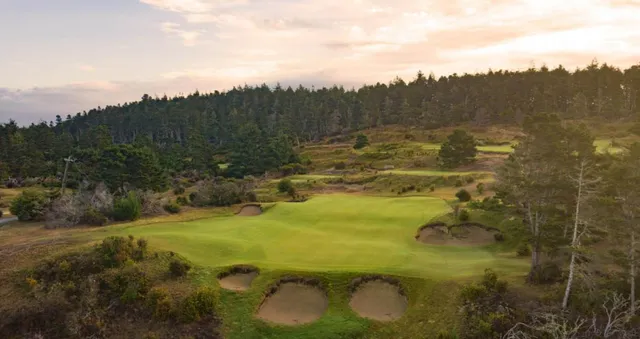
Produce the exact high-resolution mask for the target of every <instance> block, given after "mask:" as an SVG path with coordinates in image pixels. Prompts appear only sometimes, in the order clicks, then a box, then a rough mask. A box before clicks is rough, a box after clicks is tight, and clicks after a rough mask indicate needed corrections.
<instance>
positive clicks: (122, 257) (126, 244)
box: [96, 236, 147, 267]
mask: <svg viewBox="0 0 640 339" xmlns="http://www.w3.org/2000/svg"><path fill="white" fill-rule="evenodd" d="M96 252H97V253H98V255H99V257H100V259H101V260H102V263H103V265H104V267H121V266H123V265H124V264H125V263H126V262H127V261H129V260H138V261H139V260H142V259H144V257H145V255H146V252H147V241H146V240H144V239H142V238H141V239H138V241H137V242H134V238H133V236H129V238H125V237H108V238H106V239H104V240H102V243H100V245H98V247H97V248H96Z"/></svg>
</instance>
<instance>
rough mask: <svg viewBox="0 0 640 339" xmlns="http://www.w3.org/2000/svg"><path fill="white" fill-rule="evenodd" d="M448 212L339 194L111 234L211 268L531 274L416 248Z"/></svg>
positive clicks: (423, 202) (448, 250)
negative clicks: (421, 233) (423, 230)
mask: <svg viewBox="0 0 640 339" xmlns="http://www.w3.org/2000/svg"><path fill="white" fill-rule="evenodd" d="M448 211H449V207H448V205H447V204H446V203H445V202H444V201H443V200H440V199H437V198H429V197H401V198H385V197H370V196H358V195H342V194H332V195H322V196H316V197H314V198H312V199H310V200H308V201H307V202H304V203H278V204H276V205H275V206H274V207H272V208H270V209H268V210H267V211H266V212H265V213H264V214H262V215H259V216H254V217H241V216H227V217H215V218H210V219H204V220H197V221H190V222H171V223H162V224H154V225H147V226H135V227H126V226H122V227H114V228H112V229H111V230H105V233H107V235H127V234H132V235H134V236H136V237H138V236H141V237H145V238H147V239H149V240H150V241H151V243H152V244H153V246H154V247H157V248H160V249H163V250H170V251H174V252H177V253H180V254H181V255H183V256H185V257H186V258H187V259H189V260H191V261H192V262H194V263H195V264H197V265H202V266H205V267H220V266H227V265H233V264H252V265H256V266H258V267H261V268H265V269H281V270H298V271H309V272H321V271H323V272H326V271H334V272H370V273H381V274H385V273H386V274H396V275H402V276H409V277H430V278H436V279H438V278H441V279H447V278H452V277H463V276H472V275H478V274H481V273H482V271H483V270H484V269H485V268H487V267H492V268H496V269H498V270H505V271H506V272H509V273H513V272H514V271H516V272H518V271H523V272H524V270H525V269H526V263H525V262H523V261H521V260H515V259H513V257H504V256H501V255H500V254H497V253H496V251H495V250H494V251H492V250H491V248H490V247H489V248H487V247H471V246H466V247H465V246H462V247H444V246H436V245H433V246H430V245H425V244H422V243H418V242H417V241H415V239H414V236H415V233H416V230H417V228H418V227H419V226H420V225H422V224H424V223H425V222H426V221H428V220H430V219H432V218H433V217H436V216H438V215H442V214H444V213H447V212H448ZM97 233H101V234H100V236H104V233H103V232H97Z"/></svg>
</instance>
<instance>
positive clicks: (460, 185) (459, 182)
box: [453, 179, 462, 187]
mask: <svg viewBox="0 0 640 339" xmlns="http://www.w3.org/2000/svg"><path fill="white" fill-rule="evenodd" d="M453 186H455V187H462V179H457V180H456V182H455V184H454V185H453Z"/></svg>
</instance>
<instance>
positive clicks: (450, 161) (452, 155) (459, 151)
mask: <svg viewBox="0 0 640 339" xmlns="http://www.w3.org/2000/svg"><path fill="white" fill-rule="evenodd" d="M476 153H477V149H476V141H475V139H474V138H473V136H472V135H470V134H468V133H467V132H466V131H464V130H460V129H458V130H455V131H453V133H452V134H451V135H449V136H448V137H447V141H445V142H444V143H443V144H442V146H441V147H440V152H438V159H439V161H440V163H441V165H442V166H443V167H445V168H455V167H458V166H461V165H466V164H470V163H472V162H473V161H475V157H476Z"/></svg>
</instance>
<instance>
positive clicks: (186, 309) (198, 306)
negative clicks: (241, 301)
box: [178, 288, 216, 323]
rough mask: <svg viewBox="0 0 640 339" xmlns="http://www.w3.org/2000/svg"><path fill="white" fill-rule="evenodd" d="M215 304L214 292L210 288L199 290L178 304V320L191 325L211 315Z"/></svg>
mask: <svg viewBox="0 0 640 339" xmlns="http://www.w3.org/2000/svg"><path fill="white" fill-rule="evenodd" d="M215 303H216V295H215V292H214V291H213V290H212V289H210V288H201V289H199V290H198V291H196V292H194V293H192V294H190V295H189V296H187V297H186V298H184V300H182V302H180V306H179V309H178V319H179V320H180V321H182V322H185V323H191V322H194V321H198V320H200V319H201V318H202V317H203V316H207V315H213V314H214V312H215Z"/></svg>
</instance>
